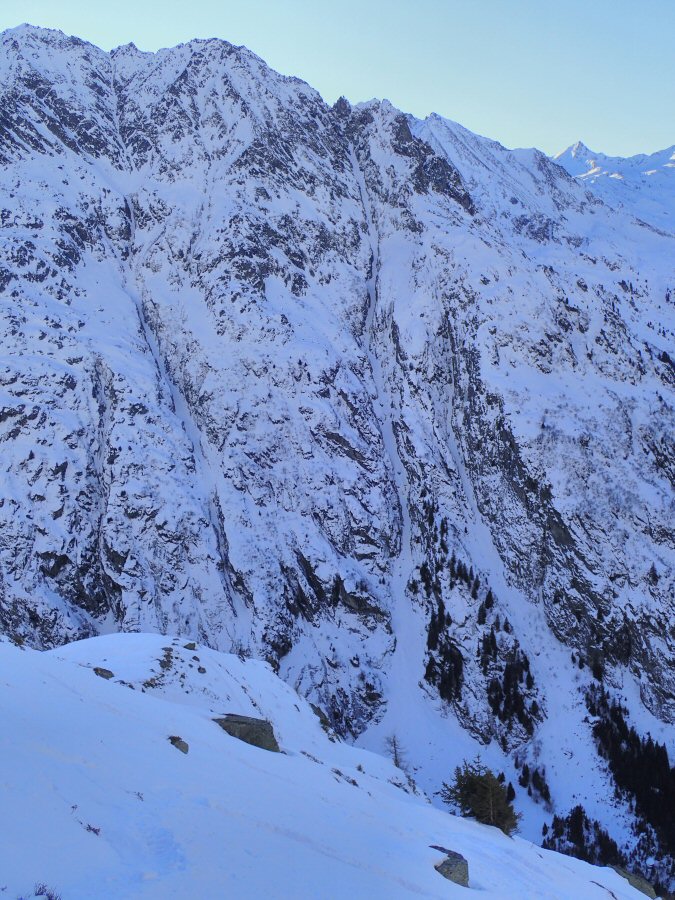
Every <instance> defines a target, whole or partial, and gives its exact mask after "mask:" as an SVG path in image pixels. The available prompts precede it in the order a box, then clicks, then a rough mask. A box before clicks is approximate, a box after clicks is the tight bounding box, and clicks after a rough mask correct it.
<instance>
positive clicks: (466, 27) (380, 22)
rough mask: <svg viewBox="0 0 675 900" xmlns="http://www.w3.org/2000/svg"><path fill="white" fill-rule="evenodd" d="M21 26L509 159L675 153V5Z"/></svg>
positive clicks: (285, 8) (657, 0) (40, 12)
mask: <svg viewBox="0 0 675 900" xmlns="http://www.w3.org/2000/svg"><path fill="white" fill-rule="evenodd" d="M25 21H28V22H30V23H31V24H34V25H44V26H46V27H51V28H60V29H62V30H63V31H66V32H68V33H71V34H77V35H79V36H80V37H83V38H85V39H87V40H90V41H92V42H93V43H96V44H98V45H99V46H101V47H104V48H106V49H110V48H111V47H114V46H117V45H118V44H122V43H127V42H128V41H133V42H134V43H136V44H137V45H138V46H139V47H140V48H142V49H144V50H155V49H157V48H159V47H166V46H172V45H174V44H177V43H181V42H184V41H187V40H189V39H190V38H192V37H221V38H225V39H226V40H229V41H231V42H232V43H235V44H245V45H246V46H247V47H249V48H250V49H251V50H253V51H255V52H256V53H258V54H259V55H260V56H262V57H263V58H264V59H265V60H266V61H267V62H268V63H269V64H270V65H271V66H273V67H274V68H275V69H278V70H279V71H281V72H284V73H285V74H289V75H298V76H299V77H301V78H304V79H305V80H306V81H308V82H310V84H312V85H313V86H314V87H315V88H317V89H318V90H319V91H320V92H321V93H322V94H323V96H324V97H325V98H326V100H328V101H330V102H333V101H334V100H336V99H337V97H339V96H340V95H341V94H344V95H345V96H346V97H347V98H348V99H349V100H351V101H352V102H357V101H359V100H367V99H370V98H371V97H386V98H388V99H389V100H391V101H392V103H394V104H395V105H396V106H398V107H400V108H401V109H403V110H405V111H406V112H412V113H414V114H415V115H417V116H424V115H426V114H428V113H429V112H432V111H433V112H438V113H440V114H441V115H443V116H447V117H448V118H451V119H454V120H456V121H458V122H461V123H462V124H463V125H466V126H467V127H468V128H470V129H471V130H472V131H477V132H479V133H480V134H485V135H487V136H489V137H492V138H495V139H497V140H500V141H501V142H502V143H504V144H506V145H507V146H509V147H515V146H537V147H540V148H541V149H542V150H544V151H546V152H547V153H554V152H556V151H557V150H562V149H563V148H564V147H565V146H567V145H568V144H570V143H573V142H574V141H576V140H579V139H580V140H583V141H584V142H585V143H586V144H588V146H589V147H591V148H592V149H594V150H601V151H603V152H605V153H609V154H617V155H630V154H633V153H640V152H652V151H654V150H657V149H662V148H664V147H667V146H670V145H672V144H674V143H675V52H674V50H673V47H674V46H675V0H640V2H639V3H638V2H636V0H632V2H628V0H586V2H582V0H566V2H551V0H415V2H412V0H389V2H384V0H331V2H327V0H313V2H311V0H236V2H231V0H163V2H155V0H113V2H108V3H106V2H105V0H104V2H100V0H99V2H94V0H87V2H84V0H2V2H1V3H0V29H4V28H9V27H12V26H14V25H18V24H20V23H21V22H25Z"/></svg>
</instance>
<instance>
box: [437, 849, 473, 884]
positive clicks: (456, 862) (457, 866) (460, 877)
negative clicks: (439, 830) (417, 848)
mask: <svg viewBox="0 0 675 900" xmlns="http://www.w3.org/2000/svg"><path fill="white" fill-rule="evenodd" d="M432 849H434V850H440V851H441V852H442V853H445V854H446V856H445V859H443V860H441V862H439V863H436V865H435V866H434V868H435V869H436V871H437V872H438V873H439V874H440V875H442V876H443V878H447V879H448V881H454V883H455V884H459V885H461V886H462V887H468V886H469V863H468V862H467V861H466V859H465V858H464V857H463V856H462V854H461V853H456V852H455V851H454V850H447V849H446V848H445V847H436V846H433V848H432Z"/></svg>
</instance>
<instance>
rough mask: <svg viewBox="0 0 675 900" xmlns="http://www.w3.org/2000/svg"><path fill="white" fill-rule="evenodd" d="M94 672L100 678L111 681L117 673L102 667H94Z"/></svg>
mask: <svg viewBox="0 0 675 900" xmlns="http://www.w3.org/2000/svg"><path fill="white" fill-rule="evenodd" d="M94 672H95V674H96V675H98V677H99V678H105V679H108V680H109V679H110V678H114V677H115V673H114V672H111V671H110V669H104V668H103V667H102V666H94Z"/></svg>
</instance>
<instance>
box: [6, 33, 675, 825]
mask: <svg viewBox="0 0 675 900" xmlns="http://www.w3.org/2000/svg"><path fill="white" fill-rule="evenodd" d="M1 54H2V55H1V60H0V72H1V74H2V78H1V83H2V86H3V87H2V91H3V94H2V103H1V105H0V109H1V110H2V113H1V118H0V161H1V163H2V170H1V176H0V177H1V178H2V195H1V196H2V209H1V210H0V217H1V221H2V226H3V228H2V231H1V232H0V236H1V240H2V246H3V253H2V258H1V259H0V288H1V291H2V301H3V302H2V313H3V341H2V360H1V362H0V380H1V394H0V441H1V442H2V459H3V470H4V472H5V475H4V485H3V493H2V500H1V501H0V621H1V623H2V627H3V630H4V631H5V632H7V633H9V634H10V635H13V636H16V637H22V638H23V639H25V640H27V641H29V642H30V643H31V644H33V645H35V646H38V647H50V646H53V645H55V644H59V643H63V642H67V641H70V640H72V639H74V638H77V637H81V636H84V635H90V634H95V633H98V632H105V631H111V630H128V631H136V630H151V631H154V630H158V631H162V632H170V633H177V634H184V635H189V636H190V637H196V638H199V639H200V640H202V641H204V642H206V643H208V644H209V645H211V646H213V647H216V648H220V649H225V650H231V649H232V648H234V649H235V650H238V651H241V652H251V653H253V654H255V655H259V656H263V657H265V658H267V659H269V660H270V661H271V662H272V663H273V665H274V666H275V667H276V668H277V669H278V670H279V671H280V673H281V674H282V675H283V676H284V677H285V678H286V679H287V680H288V681H290V682H292V683H293V684H294V686H296V687H298V688H299V689H300V690H301V691H302V692H303V693H304V694H306V695H307V696H308V697H309V698H310V699H312V700H313V702H315V703H318V704H319V705H320V706H321V707H322V708H323V709H324V710H325V712H326V713H327V715H328V717H329V719H330V720H331V723H332V724H333V725H334V727H335V728H336V729H337V730H338V731H339V732H341V733H343V734H345V735H351V736H354V737H355V736H357V735H361V740H363V741H364V742H365V743H368V742H370V743H372V744H377V741H378V740H379V739H380V737H381V736H382V734H384V733H385V731H386V730H387V729H392V728H396V729H403V730H404V731H414V730H416V729H418V728H420V729H422V730H423V726H422V724H421V723H420V721H419V720H418V718H416V717H418V716H419V715H421V713H420V712H419V710H422V709H423V710H425V711H426V712H425V713H424V715H425V716H427V719H426V720H425V722H426V723H427V724H426V725H425V726H424V727H425V728H427V732H425V733H427V734H428V741H421V742H420V745H419V747H418V746H417V744H415V747H414V748H413V753H414V756H415V762H416V763H417V764H419V765H420V766H422V767H423V772H425V773H427V774H426V775H424V774H423V775H422V776H421V777H422V778H423V780H424V777H426V778H427V782H428V783H429V784H430V785H432V784H434V783H435V784H437V783H438V776H439V774H442V775H446V774H447V772H446V771H445V769H443V768H440V766H441V763H440V762H438V760H439V754H440V753H441V748H442V747H443V745H444V742H446V741H447V740H448V738H449V736H450V735H455V734H457V732H456V731H454V730H453V729H454V728H455V726H454V724H453V723H454V722H459V723H460V724H461V726H462V727H463V729H466V730H467V731H468V733H469V734H470V735H472V736H473V737H472V740H476V741H478V742H480V743H481V744H483V745H488V744H489V742H490V741H491V740H492V741H493V743H492V744H491V745H490V746H491V747H492V748H493V752H494V753H495V754H497V756H496V757H495V758H496V759H497V758H498V759H499V760H501V763H500V764H501V766H502V767H504V766H506V767H507V769H508V766H512V767H515V768H513V771H514V773H517V766H518V765H520V766H522V764H523V762H524V761H525V760H526V759H533V758H535V757H537V755H540V754H543V755H546V753H548V752H549V751H550V753H551V754H552V755H551V756H550V758H551V759H554V757H555V758H556V759H557V758H558V757H556V755H555V754H556V753H558V750H559V749H560V743H561V742H560V734H559V733H556V728H555V727H554V723H555V722H560V721H561V719H560V716H561V715H562V710H563V707H564V710H565V711H566V712H565V715H567V716H568V725H569V729H568V730H569V734H568V735H567V737H566V739H567V738H569V740H570V741H572V743H574V742H576V741H578V740H585V741H586V742H587V743H589V744H590V743H591V738H590V732H589V728H588V724H587V723H586V724H584V719H585V718H587V716H586V710H585V706H584V703H583V691H584V689H585V685H586V684H587V681H588V679H590V678H591V672H593V673H594V675H595V676H596V677H600V676H604V678H605V679H606V682H607V683H608V684H609V685H610V687H612V688H613V689H615V690H617V691H623V692H624V693H625V694H626V695H627V702H628V703H629V706H630V709H631V712H632V714H633V715H634V717H635V720H636V721H637V722H638V723H643V724H644V723H646V724H645V727H650V729H651V730H652V731H653V732H654V733H655V735H658V734H660V733H661V732H660V731H659V729H660V728H661V726H660V725H659V720H660V721H662V722H670V723H672V722H673V721H675V632H673V630H672V627H671V626H672V622H673V619H674V617H675V599H674V596H673V595H674V590H673V585H674V578H673V575H674V561H675V550H674V531H673V521H674V518H673V512H674V508H673V478H674V475H675V469H674V467H673V459H674V458H675V448H674V447H673V434H675V414H674V412H673V410H674V404H673V386H674V384H675V360H674V359H673V358H672V357H673V356H674V355H675V354H673V353H672V347H673V328H674V325H673V319H674V316H673V309H674V304H675V294H674V293H673V288H674V286H675V263H674V260H675V235H673V233H672V232H669V231H667V230H664V228H663V217H662V216H661V217H659V218H658V221H656V220H655V221H654V222H653V223H650V222H649V221H645V217H644V210H640V212H641V213H642V215H641V219H640V220H637V219H636V218H634V217H633V215H632V212H631V208H630V202H629V201H628V200H627V201H626V203H625V204H624V207H623V208H622V209H617V208H616V207H615V206H609V205H607V204H606V203H603V202H602V201H601V200H600V199H598V197H597V196H596V195H595V194H594V193H593V192H592V188H593V184H592V183H591V184H586V185H583V184H578V183H576V182H575V181H574V180H573V178H572V177H570V176H569V175H568V174H567V173H566V172H565V171H564V170H563V169H562V168H560V167H559V166H558V165H556V164H554V163H553V162H551V161H550V160H548V159H547V158H545V157H544V156H543V155H541V154H540V153H538V152H537V151H507V150H505V149H504V148H503V147H501V146H500V145H498V144H495V143H493V142H491V141H488V140H486V139H483V138H479V137H477V136H475V135H473V134H471V133H469V132H467V131H465V130H464V129H462V128H461V127H460V126H457V125H455V124H453V123H450V122H447V121H445V120H443V119H440V118H439V117H436V116H431V117H430V118H429V119H427V120H425V121H423V122H422V121H417V120H415V119H413V118H412V117H410V116H407V115H404V114H403V113H401V112H399V111H398V110H396V109H394V108H393V107H392V106H391V105H390V104H389V103H387V102H386V101H384V102H371V103H368V104H362V105H359V106H357V107H354V108H352V107H350V105H349V104H348V103H347V102H346V101H340V102H338V103H337V104H336V105H335V106H334V107H332V108H330V107H328V106H327V105H326V104H325V103H324V102H323V100H322V99H321V97H320V96H319V95H318V94H317V93H316V92H315V91H313V90H312V89H311V88H310V87H308V86H307V85H306V84H304V83H303V82H301V81H298V80H296V79H290V78H285V77H282V76H280V75H278V74H277V73H275V72H273V71H271V70H270V69H269V68H267V67H266V66H265V64H264V63H263V62H262V61H261V60H260V59H258V58H257V57H255V56H254V55H253V54H251V53H250V52H249V51H247V50H245V49H243V48H238V47H233V46H231V45H229V44H227V43H225V42H222V41H216V40H213V41H193V42H191V43H189V44H186V45H182V46H180V47H177V48H174V49H172V50H165V51H161V52H159V53H157V54H149V53H141V52H140V51H138V50H137V49H136V48H135V47H133V45H130V46H127V47H122V48H119V49H117V50H115V51H113V52H112V53H111V54H107V53H104V52H103V51H100V50H98V49H97V48H95V47H92V46H91V45H88V44H86V43H84V42H82V41H79V40H77V39H75V38H67V37H65V36H63V35H61V34H59V33H54V32H48V31H44V30H40V29H34V28H30V27H24V28H21V29H16V30H13V31H9V32H6V33H5V34H4V35H3V36H2V51H1ZM588 188H590V189H591V190H588ZM657 226H658V227H657ZM579 666H583V667H584V668H583V670H580V669H579ZM574 698H576V699H574ZM565 704H567V706H565ZM430 722H433V723H434V724H433V727H432V726H431V725H430V724H429V723H430ZM429 729H430V730H429ZM461 733H462V734H463V733H464V732H461ZM580 735H581V736H582V738H580V737H579V736H580ZM464 739H466V740H469V738H463V739H462V740H464ZM410 743H411V744H413V743H415V742H414V741H413V739H412V738H411V740H410ZM563 743H564V742H563ZM429 747H431V748H432V749H431V750H429V749H428V748H429ZM425 748H426V749H425ZM554 749H555V753H554ZM570 752H571V751H570ZM434 760H437V762H436V763H434ZM443 765H445V763H444V764H443ZM593 765H594V766H595V769H594V771H595V772H596V775H595V776H594V777H595V778H596V780H595V781H593V782H592V783H589V786H588V790H589V792H590V793H592V792H593V791H597V789H598V784H605V783H606V782H607V778H608V777H609V776H608V775H607V773H606V771H605V770H604V769H603V768H602V764H601V763H599V762H597V760H596V762H595V763H594V764H593ZM434 766H436V768H435V767H434ZM556 766H558V767H557V768H556ZM551 769H552V773H551V772H550V773H549V774H550V775H551V779H552V783H555V784H557V785H558V787H557V792H558V793H557V796H556V797H555V798H554V800H555V801H556V802H557V803H558V805H560V806H564V805H565V804H568V803H571V800H572V797H573V796H574V797H576V796H577V794H576V793H575V792H574V791H573V789H572V786H571V782H570V780H569V778H568V777H567V776H566V775H565V773H564V762H563V759H562V757H560V763H559V765H558V764H557V763H555V762H554V763H553V764H552V766H551ZM514 777H515V776H514ZM556 779H557V780H556ZM554 793H555V791H554ZM526 802H527V801H526ZM607 815H610V814H609V813H608V814H607ZM611 815H614V816H616V815H617V813H616V812H614V813H611ZM605 818H607V816H605ZM535 820H536V814H535V813H533V814H532V821H533V822H534V821H535ZM536 821H538V820H536ZM537 827H538V826H537Z"/></svg>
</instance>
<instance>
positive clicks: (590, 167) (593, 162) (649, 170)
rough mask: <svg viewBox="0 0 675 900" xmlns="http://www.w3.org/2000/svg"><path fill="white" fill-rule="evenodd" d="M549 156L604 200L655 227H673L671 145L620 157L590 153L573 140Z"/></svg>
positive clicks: (674, 161)
mask: <svg viewBox="0 0 675 900" xmlns="http://www.w3.org/2000/svg"><path fill="white" fill-rule="evenodd" d="M553 159H554V160H555V161H556V162H557V163H558V165H560V166H562V167H563V168H564V169H565V170H566V171H567V172H569V174H570V175H572V176H574V177H575V178H577V179H578V180H579V181H581V182H583V183H585V184H588V185H589V186H590V187H591V188H592V190H593V191H594V192H595V193H597V194H598V195H599V196H600V197H602V199H603V200H604V201H605V202H607V203H610V204H612V205H618V206H621V207H624V208H626V209H627V210H628V211H629V212H630V213H632V214H633V215H635V216H637V217H639V218H640V219H643V220H644V221H645V222H649V224H650V225H653V226H655V227H656V228H662V229H663V230H664V231H667V232H669V233H672V232H673V231H674V230H675V146H673V147H668V148H667V149H666V150H659V151H658V152H657V153H640V154H638V155H637V156H629V157H627V158H624V157H620V156H605V154H604V153H593V151H592V150H589V149H588V147H586V146H585V145H584V144H582V143H581V141H577V143H576V144H572V146H571V147H568V148H567V150H563V151H562V153H558V154H557V155H556V156H554V157H553Z"/></svg>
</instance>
